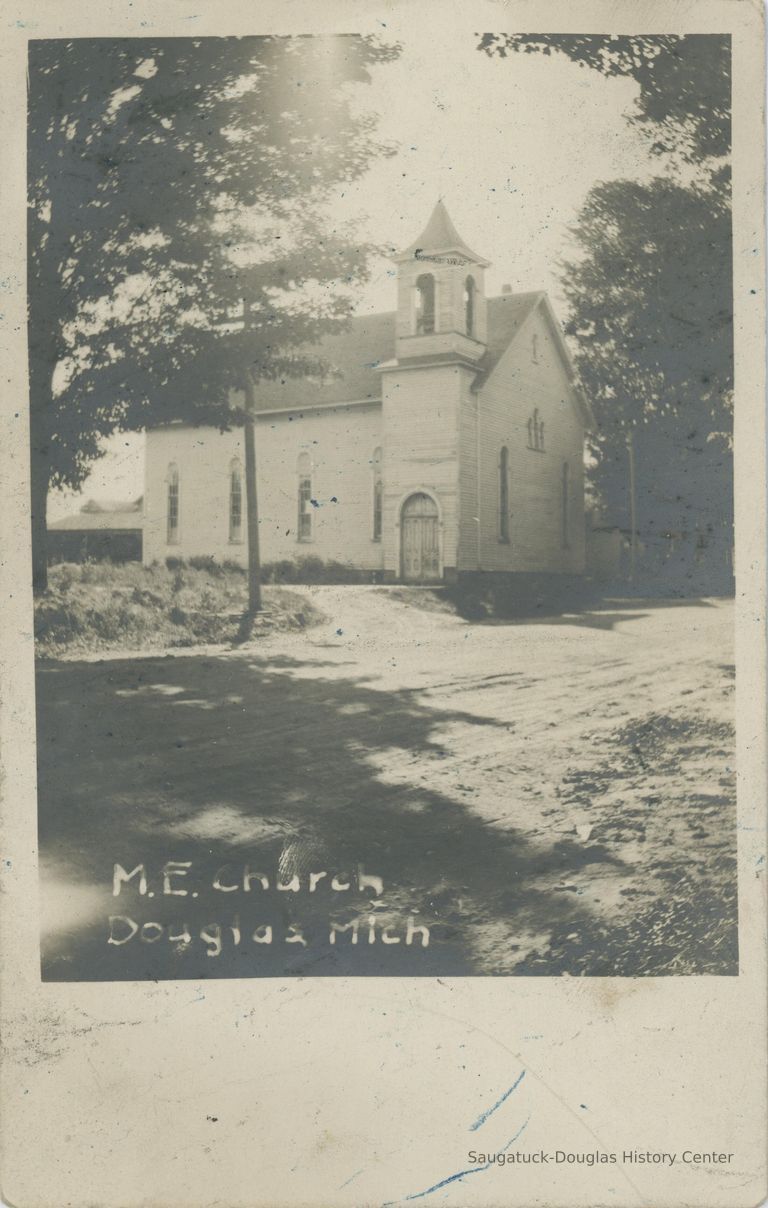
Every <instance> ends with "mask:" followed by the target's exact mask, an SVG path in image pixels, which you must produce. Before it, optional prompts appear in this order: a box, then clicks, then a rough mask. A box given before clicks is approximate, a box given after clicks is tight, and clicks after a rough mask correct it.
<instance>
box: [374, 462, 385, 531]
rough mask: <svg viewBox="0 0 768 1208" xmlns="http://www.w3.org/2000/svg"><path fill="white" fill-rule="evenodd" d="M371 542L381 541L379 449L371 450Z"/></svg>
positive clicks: (382, 499)
mask: <svg viewBox="0 0 768 1208" xmlns="http://www.w3.org/2000/svg"><path fill="white" fill-rule="evenodd" d="M372 466H373V540H374V541H381V524H382V516H383V512H384V483H383V481H382V477H381V449H380V448H378V449H374V450H373V460H372Z"/></svg>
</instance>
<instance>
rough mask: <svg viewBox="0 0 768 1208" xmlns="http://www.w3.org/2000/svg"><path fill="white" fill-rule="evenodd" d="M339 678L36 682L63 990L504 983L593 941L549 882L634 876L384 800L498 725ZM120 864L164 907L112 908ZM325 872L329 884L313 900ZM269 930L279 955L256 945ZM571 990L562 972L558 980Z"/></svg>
mask: <svg viewBox="0 0 768 1208" xmlns="http://www.w3.org/2000/svg"><path fill="white" fill-rule="evenodd" d="M330 666H333V667H334V669H335V667H336V665H335V664H327V663H325V662H324V661H323V660H322V659H316V660H312V659H302V660H294V659H291V658H288V657H282V658H273V659H270V660H269V661H267V660H266V659H265V658H263V657H259V656H258V655H256V654H250V653H248V654H245V653H243V654H241V655H238V656H232V655H229V656H225V655H222V656H217V655H207V656H189V657H187V656H176V657H173V658H158V659H145V660H142V661H140V662H132V661H127V660H119V659H117V660H107V661H101V662H98V663H92V662H67V663H59V664H55V663H48V664H42V665H41V666H40V667H39V670H38V693H37V700H38V777H39V834H40V845H41V869H42V881H43V891H44V899H45V901H46V903H47V905H46V910H47V915H46V922H45V928H44V936H43V946H42V955H43V971H44V977H45V978H46V979H50V980H119V979H146V978H158V979H160V978H186V977H191V978H197V979H199V978H206V977H236V976H259V975H272V976H278V975H279V976H285V975H291V974H294V975H306V974H320V975H325V976H329V975H341V974H343V975H349V974H369V975H378V976H381V975H388V974H389V975H394V974H397V975H409V976H419V975H424V976H435V975H436V974H442V975H446V976H447V975H450V974H454V975H458V974H467V975H468V974H472V975H477V974H494V973H497V972H508V971H509V968H510V959H511V958H512V957H513V956H514V951H515V948H516V946H519V945H521V944H523V945H524V943H525V939H526V937H527V936H530V935H542V934H546V933H547V932H548V931H553V930H562V928H564V927H568V928H570V929H573V927H574V926H575V925H577V924H578V926H579V928H580V929H581V931H582V932H586V931H589V930H590V929H591V928H593V927H594V925H595V924H594V920H593V917H592V915H591V912H590V910H589V909H588V907H587V906H586V904H585V903H584V902H582V901H581V900H579V899H576V898H574V897H573V895H570V894H568V893H564V892H562V891H560V890H559V889H558V890H553V889H552V888H551V881H552V873H553V870H554V872H556V873H559V874H560V879H561V880H567V877H568V876H569V875H570V873H571V872H572V871H574V870H575V869H578V868H580V867H583V866H584V864H586V863H589V862H593V863H597V864H605V865H608V864H614V865H617V864H618V862H617V861H616V860H615V859H614V858H613V857H612V856H611V855H610V854H609V853H608V852H607V851H606V850H605V849H604V848H600V847H599V846H597V845H593V846H592V847H591V848H590V847H589V846H587V847H586V848H585V847H584V846H582V845H577V844H572V843H569V842H567V841H562V840H560V841H558V842H555V843H553V844H551V845H550V846H549V847H548V848H536V849H533V848H532V847H531V846H530V845H529V844H528V843H527V842H526V840H525V838H524V837H523V835H522V834H521V833H520V832H519V831H517V830H515V829H512V828H507V829H505V830H503V831H499V830H498V829H495V828H494V827H492V826H490V825H488V824H486V823H485V822H484V821H483V820H482V819H481V818H480V817H478V816H477V815H476V814H473V813H472V811H471V809H470V808H468V806H467V804H466V803H465V801H463V800H461V798H460V796H459V794H458V793H456V794H454V793H452V792H451V791H450V790H445V791H436V790H435V789H434V787H422V786H421V785H420V783H419V781H418V779H415V781H413V782H408V783H405V784H404V783H391V782H388V775H389V773H388V762H389V761H390V760H400V761H402V759H403V758H405V759H406V761H408V760H412V761H413V763H414V767H416V766H417V765H418V766H420V767H422V768H423V761H425V760H426V761H427V762H428V764H430V765H431V764H432V763H434V764H436V765H439V764H440V762H441V761H443V760H444V759H446V758H447V757H448V755H449V753H450V752H449V751H448V750H447V748H446V747H445V745H444V743H443V741H442V740H441V738H440V732H441V731H444V729H445V727H446V726H450V725H456V724H461V725H468V726H472V727H477V728H479V729H483V728H485V727H489V726H490V727H496V726H499V725H501V723H499V722H497V720H496V719H495V718H493V717H491V716H478V715H477V714H475V713H465V712H462V711H460V710H445V709H436V708H434V707H431V706H428V705H426V704H425V703H424V702H423V700H422V699H421V694H420V693H419V692H417V691H410V690H409V691H406V690H403V691H382V690H380V689H376V688H375V687H374V686H373V685H372V684H371V683H370V682H368V681H366V680H365V679H364V678H361V677H354V676H351V675H349V674H346V675H345V676H344V678H339V677H338V674H337V675H334V676H331V675H330V674H329V670H328V668H329V667H330ZM390 779H391V777H390ZM169 861H172V862H174V865H175V868H174V870H173V871H172V872H170V873H169V878H168V881H167V883H164V882H163V877H162V869H163V867H164V866H165V865H166V864H167V863H168V862H169ZM115 864H119V865H120V866H121V867H122V868H123V869H124V870H125V872H126V874H128V873H131V872H132V871H133V870H134V869H136V868H137V867H139V866H142V867H143V869H144V870H145V871H146V876H147V892H146V893H145V894H142V893H140V892H139V888H140V886H139V882H140V876H141V874H140V873H136V874H135V875H134V876H133V877H132V879H131V880H130V881H128V882H127V883H126V884H122V885H121V886H120V893H119V896H117V897H115V896H113V893H112V876H113V866H114V865H115ZM361 871H362V872H363V873H364V874H366V875H368V876H369V877H376V878H381V881H382V882H383V893H381V894H377V893H376V889H375V885H373V886H372V885H367V886H366V885H365V883H363V885H362V888H361V887H360V884H359V882H358V879H357V878H358V876H359V874H360V872H361ZM312 873H314V874H320V873H326V874H327V875H326V876H325V877H323V878H321V879H320V880H319V881H318V883H317V884H316V886H315V888H314V889H313V890H312V892H310V890H309V883H310V882H309V878H310V874H312ZM334 874H337V881H336V885H337V886H339V888H334V887H333V885H332V877H333V875H334ZM217 877H218V884H219V888H214V887H213V886H214V882H215V881H216V878H217ZM261 877H264V878H265V879H266V881H265V884H266V885H267V888H264V884H263V883H262V881H261V880H260V878H261ZM278 881H280V882H282V884H284V885H286V886H288V887H289V888H285V889H283V890H278V889H277V888H276V884H277V882H278ZM297 881H298V885H299V886H300V888H299V890H298V891H296V890H295V889H293V888H290V886H291V885H292V884H293V885H294V886H295V885H296V884H297ZM545 882H546V883H545ZM347 884H349V886H350V888H349V889H346V888H344V886H346V885H347ZM185 889H186V890H187V893H186V894H184V892H183V891H184V890H185ZM164 890H166V892H164ZM168 890H170V891H171V892H167V891H168ZM195 894H196V895H197V896H193V895H195ZM110 915H112V916H121V918H122V921H119V922H118V923H116V924H114V925H113V929H112V931H111V932H110V929H109V926H108V922H107V920H108V916H110ZM355 920H357V923H358V930H357V936H356V940H355V931H354V929H353V928H351V927H350V929H349V930H347V931H344V932H339V933H337V934H336V936H335V940H334V942H333V943H331V942H330V924H331V923H333V922H336V923H338V924H339V925H340V926H346V925H348V924H350V923H352V924H354V921H355ZM409 920H410V923H409ZM422 925H426V927H427V928H428V931H429V945H428V946H426V947H425V946H424V939H425V935H424V932H422V931H420V930H419V927H420V926H422ZM133 927H138V928H139V929H140V930H139V931H138V932H135V933H134V934H133V935H132V938H127V937H130V936H131V933H132V928H133ZM141 928H144V930H143V931H142V930H141ZM267 928H271V929H272V932H271V942H269V941H266V940H263V942H260V941H258V940H254V939H253V938H252V937H253V934H254V932H255V931H256V930H257V929H261V935H262V938H263V937H264V935H265V934H266V929H267ZM385 929H388V930H386V932H385ZM201 931H203V932H206V934H207V937H208V938H202V939H201V937H200V933H201ZM110 934H111V935H112V938H113V940H116V941H117V942H114V943H112V944H110V943H108V942H107V941H108V938H109V936H110ZM297 934H300V936H301V938H298V939H297V938H296V936H297ZM385 934H386V935H387V940H386V941H385V939H384V935H385ZM486 934H487V936H493V937H494V938H493V943H490V944H489V943H485V937H486ZM409 939H410V942H408V941H409ZM120 941H124V942H120ZM218 949H220V951H219V950H218ZM566 971H569V970H568V958H567V956H566V957H563V958H562V959H561V960H559V961H558V962H557V963H555V964H553V965H552V967H547V969H546V972H547V973H548V974H552V975H558V974H560V973H562V972H566ZM573 971H574V972H578V970H576V969H574V970H573ZM536 972H537V973H540V972H541V970H540V969H539V968H537V969H536Z"/></svg>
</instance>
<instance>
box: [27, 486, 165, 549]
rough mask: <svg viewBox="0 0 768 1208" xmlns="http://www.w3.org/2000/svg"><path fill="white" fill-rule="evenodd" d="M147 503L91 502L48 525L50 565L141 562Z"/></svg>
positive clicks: (130, 501) (134, 501) (142, 501)
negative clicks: (58, 563) (56, 563)
mask: <svg viewBox="0 0 768 1208" xmlns="http://www.w3.org/2000/svg"><path fill="white" fill-rule="evenodd" d="M143 515H144V499H143V496H139V498H138V499H134V500H128V501H124V500H120V501H118V500H104V501H102V500H96V499H89V500H88V502H87V503H85V504H83V506H82V507H81V509H80V511H79V512H77V513H75V515H74V516H63V517H62V518H61V520H54V521H52V522H51V523H50V524H49V525H48V561H49V562H85V561H87V560H89V559H93V560H95V561H104V560H106V559H109V560H110V561H111V562H141V558H142V524H143Z"/></svg>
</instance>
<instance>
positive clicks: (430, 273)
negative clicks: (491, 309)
mask: <svg viewBox="0 0 768 1208" xmlns="http://www.w3.org/2000/svg"><path fill="white" fill-rule="evenodd" d="M394 261H395V263H396V264H397V269H398V271H397V290H398V292H397V329H396V330H397V334H396V342H395V355H396V357H397V360H398V361H407V360H410V359H412V358H414V357H425V356H428V357H436V356H441V355H449V356H458V357H459V358H460V359H466V360H468V361H470V362H472V361H478V360H479V359H480V358H481V357H482V355H483V353H484V352H485V347H486V341H487V338H488V328H487V318H486V301H485V280H484V278H485V270H486V268H487V267H488V263H489V262H488V261H487V260H484V259H483V258H482V256H478V255H477V253H476V252H473V251H472V250H471V248H469V247H468V246H467V244H466V243H465V242H464V240H463V239H462V238H461V236H460V235H459V233H458V231H457V230H456V228H455V226H454V225H453V223H452V222H451V219H450V216H449V214H448V211H447V209H446V208H445V205H444V204H443V202H442V201H438V203H437V205H436V206H435V208H434V210H433V211H432V216H431V217H430V219H429V222H428V223H427V225H426V227H425V228H424V230H423V231H422V233H421V235H420V236H419V238H418V239H416V240H415V241H414V242H413V243H412V244H411V245H410V247H407V248H406V249H405V251H403V252H400V253H399V255H397V256H395V257H394Z"/></svg>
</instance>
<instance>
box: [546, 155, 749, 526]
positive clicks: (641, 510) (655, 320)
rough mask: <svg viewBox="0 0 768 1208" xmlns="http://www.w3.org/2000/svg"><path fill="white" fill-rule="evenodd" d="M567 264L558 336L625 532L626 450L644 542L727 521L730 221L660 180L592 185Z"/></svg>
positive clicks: (609, 505)
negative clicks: (565, 307)
mask: <svg viewBox="0 0 768 1208" xmlns="http://www.w3.org/2000/svg"><path fill="white" fill-rule="evenodd" d="M574 236H575V238H576V240H577V243H578V245H579V247H580V249H581V250H582V251H583V252H584V255H582V256H580V257H576V258H574V259H573V260H571V261H570V262H568V263H567V264H565V265H564V279H563V285H564V290H565V294H566V297H567V299H568V302H569V306H570V313H571V318H570V321H569V323H568V325H567V332H568V334H569V335H571V336H572V337H573V338H574V340H575V341H576V344H577V347H578V350H579V351H578V355H577V361H578V367H579V371H580V374H581V377H582V380H583V382H584V386H585V389H586V391H587V393H588V395H589V397H590V399H591V400H592V404H593V408H594V411H595V414H596V417H597V429H596V431H595V433H594V434H593V448H594V451H595V453H596V455H597V463H596V466H595V476H596V480H597V486H598V487H599V490H600V494H601V496H602V500H603V502H604V504H605V506H606V509H607V512H608V514H609V515H610V516H611V517H612V518H614V521H615V522H617V523H621V524H622V525H624V526H626V525H627V524H628V520H629V517H628V498H627V453H626V437H627V434H628V433H630V432H631V433H632V434H633V439H634V441H635V449H636V458H637V470H638V474H637V477H638V484H639V486H640V490H639V493H638V526H639V528H640V529H641V531H642V532H643V533H644V535H645V536H646V538H648V539H650V538H652V537H653V536H654V535H659V534H662V533H664V532H674V533H681V532H687V533H692V532H694V531H696V530H697V529H698V530H699V531H702V532H705V531H706V530H707V529H708V527H719V526H720V525H721V524H723V523H728V522H729V521H730V516H731V510H730V505H729V498H730V492H731V489H732V483H731V464H730V463H731V457H730V432H731V427H732V415H731V405H732V319H731V256H730V214H729V212H728V210H727V208H726V207H724V206H720V207H719V208H717V207H715V205H714V203H713V197H712V194H711V193H710V192H708V191H706V190H697V189H690V188H684V187H683V186H681V185H679V184H677V183H676V182H674V181H672V180H668V179H664V178H657V179H656V180H654V181H653V182H652V183H651V184H650V185H644V184H638V183H636V182H633V181H626V180H619V181H611V182H609V183H607V184H602V185H599V186H597V187H595V188H594V189H593V190H592V191H591V193H590V195H589V197H588V199H587V201H586V203H585V205H584V208H583V210H582V212H581V215H580V218H579V222H578V225H577V227H576V228H575V230H574Z"/></svg>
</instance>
